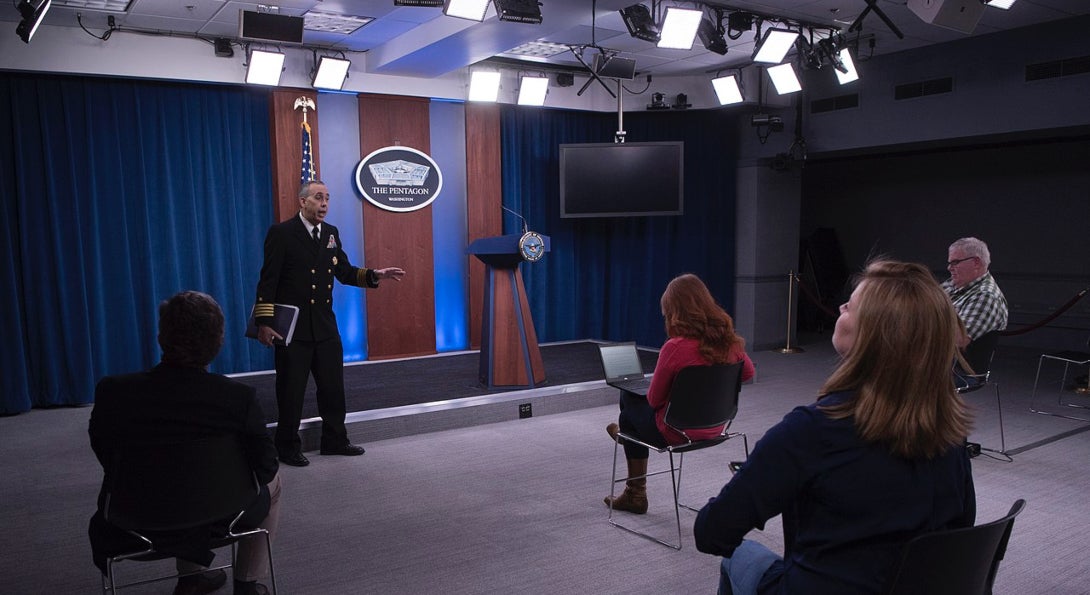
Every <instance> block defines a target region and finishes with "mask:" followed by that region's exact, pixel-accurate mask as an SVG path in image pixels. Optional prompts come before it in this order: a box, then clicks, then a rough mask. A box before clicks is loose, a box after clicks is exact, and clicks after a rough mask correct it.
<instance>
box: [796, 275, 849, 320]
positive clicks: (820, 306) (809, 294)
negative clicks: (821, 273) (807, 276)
mask: <svg viewBox="0 0 1090 595" xmlns="http://www.w3.org/2000/svg"><path fill="white" fill-rule="evenodd" d="M795 281H797V282H798V284H799V289H801V290H802V292H803V293H805V294H806V297H808V298H810V301H811V302H813V304H814V305H815V306H817V307H818V309H819V310H821V311H822V312H824V313H825V315H826V316H828V317H829V318H832V319H833V320H836V319H837V318H839V317H840V314H839V313H838V312H834V311H832V310H830V309H829V307H828V306H826V305H825V304H823V303H821V298H819V297H818V296H817V294H815V293H814V291H813V290H812V289H810V288H809V287H807V286H806V285H804V284H803V282H802V279H801V278H800V277H799V276H798V275H795Z"/></svg>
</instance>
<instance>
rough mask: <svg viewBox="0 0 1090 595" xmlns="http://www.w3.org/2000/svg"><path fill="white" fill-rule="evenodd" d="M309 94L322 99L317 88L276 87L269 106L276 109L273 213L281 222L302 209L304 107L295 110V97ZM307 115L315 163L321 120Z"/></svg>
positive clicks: (272, 119)
mask: <svg viewBox="0 0 1090 595" xmlns="http://www.w3.org/2000/svg"><path fill="white" fill-rule="evenodd" d="M304 96H305V97H309V98H310V99H311V100H313V101H314V102H315V103H317V102H318V93H317V91H315V90H314V89H275V90H274V91H273V92H272V101H271V102H270V104H269V109H270V111H271V112H272V113H271V114H270V117H269V120H270V121H271V122H272V134H271V135H270V137H271V138H272V160H273V167H272V170H273V193H274V195H275V197H274V202H273V215H274V220H273V221H272V222H273V223H275V222H280V221H283V220H285V219H287V218H288V217H291V216H292V215H295V214H296V213H298V212H299V198H298V196H299V171H300V168H301V166H302V164H303V145H302V128H301V124H302V122H303V110H301V109H300V110H296V109H294V107H293V106H294V105H295V100H296V99H298V98H299V97H304ZM313 114H314V112H310V113H308V114H307V121H308V122H310V146H311V149H310V151H311V153H312V154H313V155H314V163H321V160H320V159H319V158H318V119H317V118H314V117H311V116H313Z"/></svg>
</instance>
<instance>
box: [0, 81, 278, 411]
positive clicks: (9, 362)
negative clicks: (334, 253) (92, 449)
mask: <svg viewBox="0 0 1090 595" xmlns="http://www.w3.org/2000/svg"><path fill="white" fill-rule="evenodd" d="M268 119H269V99H268V95H267V92H264V91H254V90H250V89H244V88H230V87H212V86H208V87H201V86H192V85H184V84H168V83H156V82H147V81H125V80H116V79H98V78H80V77H61V76H43V75H33V74H12V73H2V74H0V139H2V140H0V193H2V195H3V199H2V200H3V209H4V217H3V220H2V221H0V229H2V234H0V249H3V250H4V256H3V257H0V258H6V260H7V261H6V263H4V264H5V266H3V267H0V268H2V270H3V272H2V273H0V275H2V279H3V283H2V284H0V333H2V334H3V340H2V345H3V352H2V353H3V355H2V356H0V366H2V369H3V374H2V375H0V414H13V413H19V412H21V411H26V410H28V409H30V408H31V407H44V406H56V405H78V404H85V403H90V402H91V401H92V400H93V389H94V385H95V382H97V380H98V379H99V378H101V377H102V376H103V375H106V374H116V373H123V372H130V371H137V370H141V369H145V368H148V367H151V366H152V365H154V364H155V363H156V362H157V361H158V359H159V355H160V352H159V347H158V344H157V341H156V326H157V307H158V303H159V302H160V301H162V300H163V299H165V298H167V297H169V296H170V295H171V294H173V293H175V292H177V291H181V290H183V289H196V290H199V291H204V292H206V293H209V294H211V295H212V296H213V297H214V298H215V299H216V300H217V301H219V302H220V305H221V306H222V307H223V309H224V313H225V315H226V318H227V337H226V342H225V345H224V348H223V350H222V352H221V353H220V355H219V357H218V358H217V359H216V360H215V362H214V363H213V369H214V370H216V371H221V372H222V371H232V372H234V371H245V370H251V369H268V368H271V367H272V362H271V356H270V355H269V354H268V353H267V352H266V350H265V349H264V348H261V347H260V346H259V345H257V344H256V343H255V342H253V341H250V340H247V339H245V338H244V337H243V330H244V329H245V323H246V317H247V316H248V315H249V312H250V307H251V306H252V303H253V295H254V286H255V284H256V282H257V275H258V271H259V269H260V267H261V258H262V256H261V254H262V251H261V246H262V242H263V238H264V233H265V230H266V228H267V227H268V225H269V223H270V222H271V221H272V204H271V200H270V197H271V196H272V181H271V166H270V149H269V124H268Z"/></svg>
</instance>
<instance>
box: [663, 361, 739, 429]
mask: <svg viewBox="0 0 1090 595" xmlns="http://www.w3.org/2000/svg"><path fill="white" fill-rule="evenodd" d="M741 388H742V362H737V363H734V364H716V365H712V366H689V367H687V368H682V369H681V371H680V372H678V374H677V377H675V378H674V382H673V384H672V385H671V386H670V403H669V404H668V405H667V406H666V417H665V422H666V424H667V425H669V426H670V427H671V428H674V429H675V430H678V431H679V432H684V431H685V430H692V429H697V428H712V427H715V426H721V425H723V424H726V423H729V422H730V421H731V420H733V419H734V415H735V414H736V413H737V412H738V392H739V391H740V390H741Z"/></svg>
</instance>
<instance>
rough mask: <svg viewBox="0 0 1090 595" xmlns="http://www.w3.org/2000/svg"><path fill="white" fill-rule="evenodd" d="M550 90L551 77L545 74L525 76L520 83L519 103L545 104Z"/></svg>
mask: <svg viewBox="0 0 1090 595" xmlns="http://www.w3.org/2000/svg"><path fill="white" fill-rule="evenodd" d="M548 92H549V79H547V78H545V77H543V76H524V77H522V78H521V81H520V83H519V100H518V104H519V105H533V106H538V107H540V106H543V105H545V95H546V94H548Z"/></svg>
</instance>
